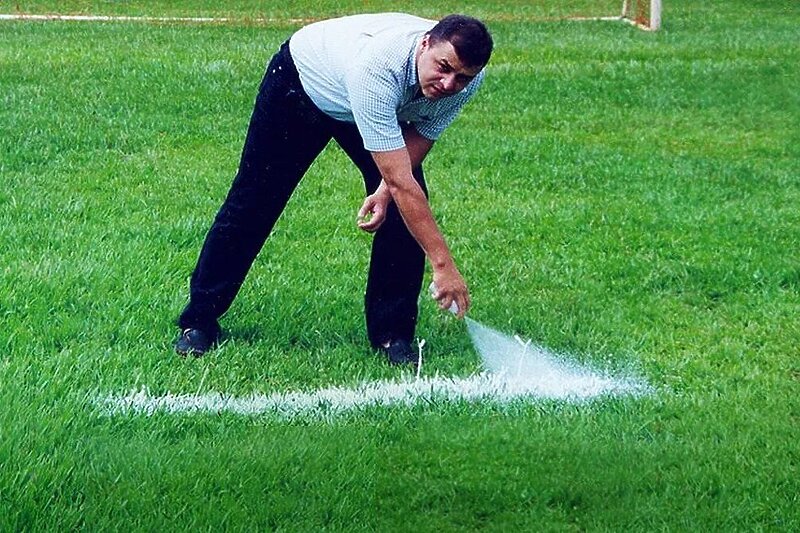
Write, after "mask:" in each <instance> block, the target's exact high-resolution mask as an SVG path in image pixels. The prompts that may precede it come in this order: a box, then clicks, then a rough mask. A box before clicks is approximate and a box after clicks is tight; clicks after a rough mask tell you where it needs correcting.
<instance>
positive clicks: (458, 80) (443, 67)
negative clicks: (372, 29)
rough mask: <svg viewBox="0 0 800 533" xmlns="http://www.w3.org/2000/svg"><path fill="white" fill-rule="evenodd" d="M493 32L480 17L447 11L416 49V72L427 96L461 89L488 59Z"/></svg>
mask: <svg viewBox="0 0 800 533" xmlns="http://www.w3.org/2000/svg"><path fill="white" fill-rule="evenodd" d="M492 47H493V42H492V36H491V35H490V34H489V30H487V29H486V26H485V25H484V24H483V23H482V22H481V21H479V20H477V19H474V18H472V17H467V16H465V15H448V16H447V17H445V18H443V19H442V20H440V21H439V22H438V23H437V24H436V26H434V27H433V28H432V29H431V30H430V31H429V32H428V33H426V34H425V36H424V37H423V38H422V43H421V45H420V48H419V50H418V53H417V75H418V77H419V83H420V88H421V90H422V94H423V95H424V96H425V98H428V99H429V100H438V99H440V98H444V97H445V96H451V95H453V94H456V93H457V92H459V91H461V90H462V89H463V88H464V87H466V86H467V84H469V82H471V81H472V79H473V78H474V77H475V76H477V75H478V73H479V72H480V71H481V69H482V68H483V67H484V66H485V65H486V63H488V62H489V57H490V56H491V54H492Z"/></svg>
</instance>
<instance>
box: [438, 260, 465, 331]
mask: <svg viewBox="0 0 800 533" xmlns="http://www.w3.org/2000/svg"><path fill="white" fill-rule="evenodd" d="M433 283H434V285H435V287H436V292H435V293H434V294H433V298H434V299H435V300H436V301H437V302H439V307H441V308H442V309H450V306H451V305H452V304H453V302H455V303H456V305H457V306H458V313H456V316H457V317H458V318H464V315H465V314H466V313H467V311H469V308H470V305H472V301H471V299H470V296H469V290H468V289H467V284H466V282H465V281H464V278H463V277H462V276H461V273H460V272H459V271H458V269H457V268H456V266H455V264H451V265H450V266H447V267H440V268H434V270H433Z"/></svg>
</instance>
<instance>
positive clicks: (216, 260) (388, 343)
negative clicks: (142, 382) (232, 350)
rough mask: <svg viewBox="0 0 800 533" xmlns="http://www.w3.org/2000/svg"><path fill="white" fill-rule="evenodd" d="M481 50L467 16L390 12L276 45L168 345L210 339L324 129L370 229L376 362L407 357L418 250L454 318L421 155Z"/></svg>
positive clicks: (458, 98) (462, 287)
mask: <svg viewBox="0 0 800 533" xmlns="http://www.w3.org/2000/svg"><path fill="white" fill-rule="evenodd" d="M492 47H493V43H492V38H491V36H490V34H489V32H488V31H487V29H486V27H485V26H484V25H483V23H481V22H480V21H478V20H476V19H473V18H471V17H466V16H463V15H451V16H448V17H445V18H444V19H442V20H441V21H439V22H438V23H436V22H434V21H430V20H425V19H421V18H418V17H414V16H411V15H405V14H398V13H392V14H375V15H356V16H350V17H342V18H338V19H332V20H327V21H322V22H317V23H314V24H311V25H309V26H306V27H305V28H302V29H300V30H299V31H298V32H297V33H295V34H294V35H293V36H292V37H291V38H290V40H289V41H287V42H286V43H284V44H283V45H282V47H281V48H280V50H279V51H278V53H277V54H275V56H274V57H273V58H272V61H271V62H270V64H269V66H268V67H267V72H266V74H265V76H264V79H263V81H262V83H261V87H260V90H259V94H258V97H257V98H256V103H255V109H254V111H253V115H252V117H251V120H250V126H249V128H248V132H247V138H246V140H245V145H244V150H243V152H242V158H241V162H240V165H239V171H238V173H237V175H236V178H235V179H234V181H233V185H232V186H231V189H230V191H229V193H228V196H227V198H226V199H225V202H224V203H223V205H222V207H221V208H220V210H219V212H218V213H217V216H216V218H215V219H214V223H213V225H212V226H211V229H210V230H209V232H208V235H207V236H206V240H205V243H204V245H203V248H202V250H201V252H200V258H199V259H198V262H197V266H196V268H195V270H194V273H193V274H192V279H191V288H190V301H189V304H188V305H187V306H186V308H185V309H184V311H183V313H182V314H181V315H180V318H179V319H178V326H179V327H180V328H181V334H180V337H179V338H178V340H177V342H176V345H175V349H176V351H177V352H178V353H179V354H181V355H186V354H193V355H196V356H200V355H202V354H203V353H205V352H206V351H207V350H209V349H210V348H211V347H213V346H214V344H215V343H216V342H217V341H218V339H219V335H220V326H219V323H218V322H217V320H218V318H219V317H220V316H222V315H223V314H224V313H225V312H226V311H227V310H228V308H229V307H230V305H231V303H232V302H233V299H234V297H235V296H236V294H237V292H238V291H239V288H240V287H241V285H242V282H243V281H244V278H245V276H246V274H247V271H248V270H249V269H250V266H251V265H252V263H253V260H254V259H255V257H256V255H257V254H258V252H259V251H260V250H261V247H262V246H263V244H264V242H265V240H266V238H267V236H268V235H269V233H270V231H271V230H272V227H273V225H274V224H275V221H276V220H277V218H278V217H279V215H280V214H281V212H282V211H283V209H284V207H285V206H286V203H287V201H288V199H289V197H290V196H291V194H292V192H293V191H294V189H295V187H296V186H297V184H298V183H299V181H300V179H301V178H302V176H303V174H305V172H306V171H307V170H308V167H309V166H310V165H311V163H312V162H313V161H314V159H315V158H316V157H317V156H318V155H319V154H320V152H322V150H323V149H324V148H325V145H326V144H327V143H328V142H329V141H330V140H331V139H335V140H336V142H337V143H338V144H339V145H340V146H341V147H342V149H343V150H344V151H345V152H346V153H347V155H348V156H349V157H350V159H351V160H352V161H353V162H354V163H355V164H356V165H357V166H358V168H359V170H360V171H361V173H362V174H363V176H364V182H365V186H366V190H367V193H368V196H367V197H366V199H365V200H364V203H363V205H362V206H361V209H360V210H359V212H358V226H359V227H360V228H361V229H362V230H364V231H367V232H370V233H375V236H374V239H373V244H372V257H371V262H370V269H369V278H368V281H367V289H366V294H365V312H366V322H367V333H368V337H369V340H370V342H371V343H372V345H373V346H374V347H375V348H377V349H379V350H382V351H384V352H385V353H386V355H387V356H388V359H389V362H390V363H393V364H404V363H412V364H416V363H417V354H416V352H415V351H414V350H413V349H412V348H411V340H412V339H413V337H414V329H415V327H416V322H417V311H418V309H417V300H418V297H419V292H420V288H421V285H422V277H423V272H424V266H425V257H426V256H427V258H428V260H429V261H430V263H431V266H432V269H433V281H434V283H435V285H436V287H437V292H436V294H435V295H434V297H435V298H436V299H437V300H438V302H439V305H440V306H441V307H442V308H443V309H448V308H450V306H451V304H452V303H453V302H455V304H456V305H457V306H458V316H459V318H461V317H463V316H464V313H466V312H467V310H468V309H469V306H470V298H469V292H468V290H467V286H466V283H465V282H464V279H463V278H462V276H461V274H460V273H459V271H458V269H457V268H456V264H455V262H454V261H453V258H452V256H451V254H450V251H449V249H448V247H447V244H446V243H445V240H444V238H443V236H442V234H441V232H440V231H439V228H438V226H437V224H436V222H435V221H434V218H433V215H432V213H431V210H430V207H429V205H428V200H427V190H426V186H425V179H424V176H423V172H422V161H423V159H425V156H426V155H427V154H428V152H429V151H430V149H431V147H432V146H433V143H434V141H435V140H436V139H437V138H438V137H439V135H440V134H441V133H442V131H444V129H445V128H446V127H447V126H448V125H449V124H450V123H451V122H452V120H453V119H454V118H455V116H456V115H457V114H458V112H459V110H460V109H461V107H462V106H463V105H464V104H465V103H466V102H467V101H468V100H469V99H470V97H471V96H472V95H473V94H474V93H475V91H476V90H477V89H478V86H479V85H480V83H481V81H482V79H483V68H484V66H485V65H486V63H487V62H488V61H489V56H490V55H491V52H492Z"/></svg>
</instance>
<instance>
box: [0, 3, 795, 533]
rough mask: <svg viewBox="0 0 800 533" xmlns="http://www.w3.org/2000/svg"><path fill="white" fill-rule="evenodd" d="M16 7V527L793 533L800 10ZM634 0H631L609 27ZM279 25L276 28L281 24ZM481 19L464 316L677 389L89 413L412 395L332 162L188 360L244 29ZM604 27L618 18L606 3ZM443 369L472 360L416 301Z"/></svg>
mask: <svg viewBox="0 0 800 533" xmlns="http://www.w3.org/2000/svg"><path fill="white" fill-rule="evenodd" d="M216 5H217V4H216V3H213V2H204V1H190V0H183V1H180V2H100V1H96V2H77V1H68V2H48V1H42V2H13V3H12V2H8V1H0V12H5V13H10V12H15V11H24V12H32V13H53V12H63V13H94V14H133V15H143V14H147V15H155V16H159V15H168V16H196V15H203V16H207V15H212V16H220V15H225V16H233V17H234V18H238V19H239V20H240V22H236V21H234V22H231V23H228V24H211V25H197V24H141V23H67V22H47V23H42V22H19V21H16V22H15V21H0V89H1V90H0V177H1V179H0V530H2V531H15V530H22V531H38V530H96V531H108V530H150V531H156V530H167V531H170V530H198V529H199V530H223V529H227V530H289V531H317V530H322V529H330V530H347V531H405V530H408V531H469V530H487V531H511V530H527V531H539V530H543V531H582V530H592V531H594V530H636V531H640V530H673V531H680V530H687V531H702V530H749V531H752V530H775V531H797V530H798V529H800V511H798V509H800V501H798V500H800V498H798V493H800V483H799V482H798V479H799V478H800V471H799V469H798V461H800V446H799V445H798V443H797V441H798V434H799V432H798V429H799V428H798V421H799V420H800V400H799V399H798V398H799V397H800V394H798V392H800V383H799V381H800V357H799V356H800V350H799V349H798V340H800V321H799V320H798V315H799V313H798V311H800V256H799V255H798V246H799V245H800V242H798V241H800V209H799V208H798V205H800V129H798V124H800V92H799V91H798V89H797V88H798V87H800V68H798V65H800V5H798V4H797V3H796V2H793V1H789V0H773V1H772V2H753V1H744V0H731V1H728V2H713V3H704V2H694V3H691V2H677V1H674V2H670V1H667V2H665V10H664V15H663V24H664V28H663V31H661V32H658V33H647V32H642V31H639V30H637V29H635V28H633V27H631V26H629V25H625V24H622V23H613V22H580V23H578V22H553V21H548V22H544V21H542V20H539V19H538V18H537V17H539V16H541V17H547V16H550V15H551V14H552V10H553V8H552V6H553V4H552V3H551V4H543V3H541V2H539V1H538V0H537V1H533V2H524V3H522V2H507V3H500V2H495V3H486V2H477V0H475V1H469V2H465V3H460V2H445V3H443V4H436V5H434V4H430V3H424V4H423V3H422V2H417V1H412V2H410V3H405V4H403V6H402V8H401V7H399V6H398V5H397V4H396V3H391V2H367V1H364V2H362V1H358V2H355V1H353V2H349V3H340V2H336V3H334V2H326V1H322V2H315V3H313V4H312V3H311V2H305V1H303V2H293V3H290V6H291V7H288V8H287V7H279V6H280V4H278V3H274V4H266V5H265V4H261V3H259V2H254V1H248V2H245V1H241V2H231V3H226V4H225V9H224V10H223V9H220V8H218V7H215V6H216ZM613 5H616V3H614V4H613ZM273 6H274V7H273ZM388 9H393V10H398V9H402V10H405V11H409V12H415V13H419V14H423V15H426V16H431V17H436V16H439V15H441V14H444V13H446V12H450V11H462V10H463V11H466V12H470V13H473V14H476V15H479V16H482V17H484V18H486V19H487V21H489V25H490V28H491V30H492V31H493V33H494V35H495V40H496V52H495V55H494V57H493V59H492V63H491V67H490V73H489V76H487V80H486V83H485V84H484V87H483V89H482V91H481V93H480V94H479V95H478V97H477V98H476V100H475V101H473V102H472V103H471V104H470V105H469V107H468V108H467V109H466V110H465V111H464V113H463V114H462V116H461V117H460V118H459V119H458V121H457V122H456V123H455V124H454V125H453V127H452V128H451V129H450V130H448V132H447V133H446V134H445V135H444V137H443V138H442V139H441V141H440V142H439V143H437V146H436V147H435V149H434V152H433V153H432V154H431V156H430V158H429V159H430V160H429V163H428V165H427V176H428V181H429V185H430V188H431V199H432V205H433V208H434V211H435V213H436V215H437V218H438V220H439V222H440V225H441V226H442V228H443V230H444V232H445V234H446V235H447V236H448V240H449V243H450V245H451V248H452V250H453V253H454V255H455V257H456V260H457V262H458V264H459V266H460V268H461V270H462V272H463V273H464V274H465V277H466V278H467V281H468V283H469V284H470V288H471V292H472V296H473V301H474V306H473V310H472V316H473V317H474V318H476V319H477V320H480V321H481V322H483V323H486V324H489V325H491V326H492V327H495V328H498V329H500V330H502V331H506V332H509V333H517V334H520V335H522V336H524V337H528V338H532V339H534V340H535V341H536V342H538V343H540V344H543V345H545V346H547V347H550V348H552V349H553V350H557V351H560V352H565V353H571V354H575V355H574V356H575V358H576V359H577V360H578V361H579V362H585V363H589V364H592V365H594V366H598V367H601V368H607V369H634V370H635V371H636V372H637V373H639V374H640V375H642V376H644V377H645V378H646V379H647V380H648V381H649V382H650V384H651V385H653V386H654V387H655V388H656V389H657V392H656V393H655V394H653V395H650V396H648V397H645V398H617V399H613V398H609V399H604V400H598V401H594V402H590V403H585V404H577V405H576V404H568V403H561V402H555V401H529V402H518V403H514V404H512V405H507V406H498V405H494V404H491V403H479V404H468V403H464V402H461V403H459V402H456V403H445V402H442V403H433V404H426V405H421V406H417V407H403V408H386V407H376V408H371V409H364V410H360V411H356V412H352V413H350V414H346V415H343V416H341V417H338V418H336V419H334V420H317V419H314V418H299V419H294V420H289V421H287V420H282V419H278V418H275V417H273V416H269V415H264V416H256V417H242V416H235V415H231V414H219V415H179V416H176V415H168V414H163V413H161V414H155V415H153V416H151V417H145V416H134V415H129V416H121V417H110V416H106V415H104V414H103V413H102V412H100V411H99V410H98V408H97V407H96V405H95V403H94V399H95V398H97V397H98V396H99V395H104V394H108V393H123V394H124V393H126V392H128V391H130V390H139V389H141V388H147V389H148V390H150V391H151V392H152V393H154V394H161V393H165V392H168V391H171V392H189V393H193V392H204V391H217V392H223V393H225V394H230V395H244V394H251V393H271V392H276V391H289V390H305V391H311V390H314V389H317V388H320V387H326V386H331V385H349V384H356V383H359V382H362V381H366V380H377V379H392V378H399V377H401V376H403V375H406V374H408V372H409V371H399V370H397V369H394V368H390V367H389V366H388V365H386V364H385V363H384V361H383V360H382V359H381V358H380V357H379V356H378V355H377V354H375V353H374V352H373V351H372V350H371V349H370V348H369V346H368V344H367V342H366V340H365V334H364V331H363V330H364V326H363V313H362V307H361V306H362V294H363V283H364V280H365V273H366V268H367V261H368V256H369V243H370V241H369V239H370V238H369V236H367V235H365V234H362V233H360V232H358V230H357V229H356V228H355V225H354V219H355V212H356V210H357V209H358V207H359V206H360V203H361V200H362V198H363V190H362V185H361V178H360V176H359V175H358V173H357V172H356V170H355V169H354V168H352V167H351V165H350V164H349V162H348V161H347V159H346V157H345V156H344V155H343V154H342V153H341V152H340V151H339V150H338V149H336V148H333V147H330V148H329V149H328V151H327V152H326V153H325V154H324V156H323V157H322V158H321V159H320V160H318V161H317V163H316V164H315V166H314V167H313V168H312V170H311V172H310V173H309V174H308V175H307V176H306V178H305V180H304V182H303V183H302V184H301V186H300V188H299V189H298V191H297V194H296V195H295V196H294V197H293V199H292V202H291V204H290V207H289V209H288V210H287V211H286V213H285V214H284V217H283V218H282V219H281V221H280V222H279V224H278V226H277V227H276V231H275V233H274V235H273V237H272V238H271V239H270V240H269V242H268V243H267V245H266V246H265V248H264V250H263V251H262V254H261V256H260V257H259V259H258V261H257V262H256V264H255V266H254V268H253V270H252V271H251V273H250V275H249V277H248V280H247V283H246V285H245V287H244V288H243V290H242V292H241V294H240V296H239V298H238V299H237V300H236V302H235V304H234V307H233V308H232V309H231V311H230V312H229V313H228V315H227V316H226V317H225V319H224V323H223V326H224V327H225V329H226V331H227V340H226V342H225V344H224V345H223V346H222V347H221V348H220V349H219V350H217V351H216V352H214V353H213V354H210V355H209V356H208V357H206V358H203V359H199V360H195V359H190V360H184V359H180V358H178V357H176V356H175V355H174V354H173V352H172V342H173V340H174V337H175V334H176V329H175V326H174V320H175V317H176V316H177V314H178V313H179V311H180V310H181V308H182V306H183V305H184V304H185V301H186V298H187V293H188V277H189V275H190V273H191V270H192V267H193V266H194V262H195V260H196V258H197V253H198V252H199V248H200V245H201V244H202V241H203V237H204V235H205V231H206V230H207V228H208V225H209V224H210V222H211V219H212V217H213V215H214V213H215V212H216V209H217V208H218V206H219V204H220V202H221V201H222V199H223V197H224V195H225V193H226V191H227V189H228V186H229V184H230V180H231V178H232V176H233V174H234V172H235V169H236V165H237V163H238V156H239V151H240V150H241V144H242V141H243V135H244V131H245V127H246V125H247V121H248V118H249V114H250V111H251V106H252V101H253V98H254V96H255V91H256V90H257V87H258V83H259V81H260V78H261V76H262V74H263V68H264V65H265V62H266V61H267V60H268V59H269V56H270V55H271V54H272V53H273V51H274V50H276V48H277V46H278V45H279V44H280V43H281V42H282V41H283V40H284V39H285V38H286V37H287V36H288V35H289V34H290V33H291V31H292V30H293V29H295V28H297V27H298V26H297V24H296V23H293V22H290V21H288V20H287V21H285V22H274V23H272V24H256V23H252V18H254V17H258V16H271V17H281V18H286V19H288V18H292V17H307V16H309V14H313V15H312V16H314V17H316V16H328V15H336V14H344V13H354V12H359V11H379V10H388ZM615 9H616V8H615ZM421 315H422V316H421V319H420V325H419V329H418V333H419V334H420V336H421V337H424V338H425V339H427V348H426V356H427V357H426V373H427V374H429V375H433V374H436V373H438V374H440V375H446V376H449V375H452V376H468V375H470V374H472V373H474V372H476V371H477V370H479V368H480V363H479V358H478V357H477V355H476V354H475V352H474V350H473V348H472V346H471V344H470V342H469V339H468V337H467V335H466V333H465V328H464V324H463V323H462V322H458V321H455V320H452V319H451V318H450V317H448V316H446V315H445V314H442V313H440V312H438V310H437V309H436V308H435V306H434V305H433V303H432V302H430V300H429V299H428V298H425V297H423V299H422V304H421Z"/></svg>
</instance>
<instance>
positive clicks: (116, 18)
mask: <svg viewBox="0 0 800 533" xmlns="http://www.w3.org/2000/svg"><path fill="white" fill-rule="evenodd" d="M0 20H33V21H37V20H38V21H65V22H147V23H153V22H164V23H194V24H227V23H234V22H235V23H248V24H308V23H309V22H313V21H315V20H318V19H313V18H286V19H281V18H247V17H241V18H229V17H151V16H129V15H58V14H51V15H47V14H45V15H34V14H27V13H6V14H0Z"/></svg>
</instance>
